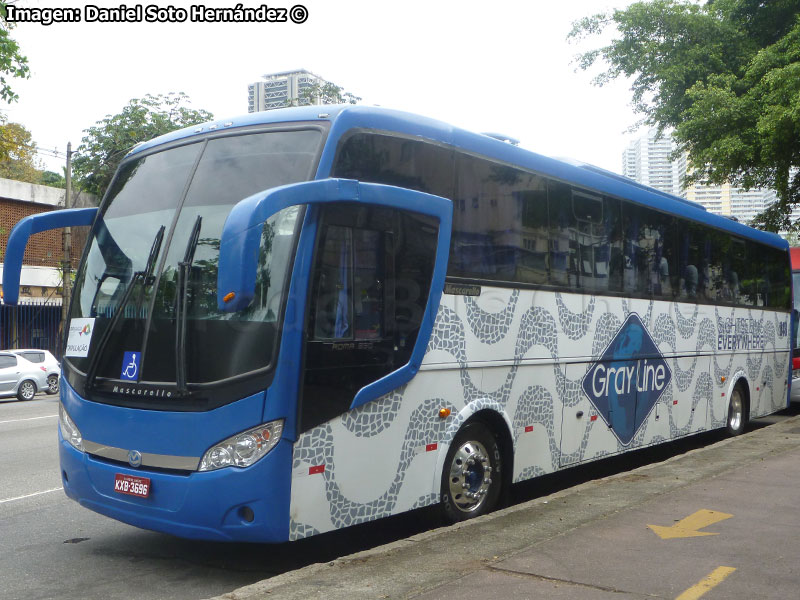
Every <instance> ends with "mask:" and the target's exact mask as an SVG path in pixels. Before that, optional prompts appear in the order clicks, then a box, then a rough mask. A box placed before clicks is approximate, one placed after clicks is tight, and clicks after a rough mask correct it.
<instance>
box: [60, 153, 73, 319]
mask: <svg viewBox="0 0 800 600" xmlns="http://www.w3.org/2000/svg"><path fill="white" fill-rule="evenodd" d="M65 191H66V195H65V196H64V209H65V210H66V209H69V208H71V207H70V196H71V195H72V142H67V169H66V190H65ZM71 255H72V231H71V228H70V227H65V228H64V262H63V263H62V269H63V275H62V277H63V280H64V283H63V287H62V290H63V291H62V293H61V298H62V305H61V328H62V331H64V332H66V331H67V327H68V321H69V312H68V311H69V299H70V296H71V291H70V274H71V272H72V256H71Z"/></svg>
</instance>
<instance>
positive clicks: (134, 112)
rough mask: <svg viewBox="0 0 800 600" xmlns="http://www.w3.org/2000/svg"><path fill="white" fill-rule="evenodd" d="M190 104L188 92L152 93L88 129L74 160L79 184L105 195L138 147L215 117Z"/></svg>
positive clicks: (86, 189) (101, 195) (99, 196)
mask: <svg viewBox="0 0 800 600" xmlns="http://www.w3.org/2000/svg"><path fill="white" fill-rule="evenodd" d="M188 104H189V97H188V96H187V95H186V94H184V93H169V94H166V95H163V94H159V95H157V96H153V95H150V94H148V95H146V96H145V97H144V98H134V99H132V100H131V101H130V102H129V103H128V105H127V106H126V107H125V108H123V109H122V112H120V113H119V114H116V115H107V116H106V118H105V119H103V120H102V121H98V122H97V124H96V125H95V126H94V127H90V128H89V129H86V130H84V133H86V135H85V136H84V138H83V139H82V140H81V145H80V146H79V147H78V149H77V156H76V158H75V159H74V160H73V163H72V165H73V173H74V176H75V179H76V183H77V185H78V187H80V188H81V189H82V190H83V191H85V192H88V193H90V194H94V195H95V196H96V197H97V198H102V197H103V194H104V193H105V191H106V188H107V187H108V185H109V183H111V179H112V177H113V176H114V172H115V171H116V170H117V166H118V165H119V163H120V161H121V160H122V159H123V158H124V157H125V155H126V154H127V153H128V152H129V151H130V150H131V149H132V148H133V147H134V146H136V145H137V144H139V143H141V142H146V141H148V140H151V139H153V138H155V137H158V136H159V135H163V134H165V133H169V132H170V131H175V130H176V129H181V128H183V127H189V126H190V125H197V124H198V123H203V122H205V121H210V120H211V119H213V118H214V115H212V114H211V113H210V112H208V111H206V110H194V109H191V108H188V106H186V105H188Z"/></svg>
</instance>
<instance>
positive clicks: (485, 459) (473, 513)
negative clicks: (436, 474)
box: [441, 421, 503, 523]
mask: <svg viewBox="0 0 800 600" xmlns="http://www.w3.org/2000/svg"><path fill="white" fill-rule="evenodd" d="M502 466H503V463H502V453H501V452H500V446H499V444H498V442H497V439H496V438H495V436H494V435H493V434H492V432H491V431H490V430H489V428H488V427H487V426H486V425H484V424H483V423H481V422H480V421H473V422H471V423H467V424H466V425H465V426H464V427H463V428H461V430H460V431H459V432H458V433H457V434H456V437H455V438H454V439H453V442H452V443H451V444H450V448H449V449H448V451H447V456H446V457H445V461H444V467H443V469H442V486H441V509H442V513H443V516H444V518H445V520H447V521H448V522H450V523H457V522H459V521H465V520H466V519H472V518H474V517H477V516H479V515H483V514H486V513H487V512H489V511H491V510H492V509H493V508H494V507H495V505H496V504H497V500H498V498H499V497H500V492H501V488H502V487H503V473H502Z"/></svg>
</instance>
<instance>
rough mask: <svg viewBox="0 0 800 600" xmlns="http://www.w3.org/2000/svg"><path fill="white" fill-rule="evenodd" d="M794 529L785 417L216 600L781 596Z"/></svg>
mask: <svg viewBox="0 0 800 600" xmlns="http://www.w3.org/2000/svg"><path fill="white" fill-rule="evenodd" d="M649 525H652V526H654V527H652V528H651V527H648V526H649ZM799 533H800V416H795V417H791V418H789V419H787V420H785V421H783V422H781V423H778V424H776V425H772V426H769V427H764V428H762V429H759V430H757V431H754V432H752V433H748V434H746V435H744V436H741V437H739V438H734V439H728V440H724V441H722V442H719V443H717V444H714V445H711V446H708V447H705V448H702V449H699V450H694V451H691V452H689V453H687V454H684V455H681V456H677V457H674V458H672V459H669V460H667V461H665V462H662V463H657V464H652V465H647V466H645V467H641V468H639V469H636V470H634V471H629V472H626V473H622V474H618V475H614V476H612V477H608V478H605V479H600V480H596V481H591V482H588V483H584V484H581V485H578V486H576V487H573V488H570V489H567V490H564V491H561V492H558V493H556V494H552V495H550V496H547V497H542V498H537V499H536V500H532V501H530V502H527V503H525V504H521V505H518V506H514V507H511V508H508V509H505V510H502V511H498V512H496V513H493V514H490V515H486V516H484V517H481V518H478V519H475V520H473V521H468V522H466V523H464V524H461V525H457V526H453V527H446V528H441V529H436V530H433V531H428V532H425V533H422V534H419V535H416V536H413V537H410V538H407V539H405V540H402V541H399V542H395V543H393V544H389V545H387V546H383V547H379V548H374V549H372V550H368V551H366V552H361V553H358V554H354V555H351V556H347V557H343V558H340V559H337V560H335V561H333V562H330V563H326V564H316V565H311V566H308V567H305V568H303V569H299V570H297V571H293V572H290V573H285V574H283V575H279V576H277V577H273V578H270V579H267V580H264V581H261V582H259V583H256V584H254V585H251V586H247V587H245V588H241V589H239V590H236V591H234V592H232V593H229V594H225V595H223V596H221V597H219V598H218V600H222V599H225V600H262V599H266V598H281V600H288V599H294V598H297V599H306V598H326V599H328V598H330V599H336V598H342V599H352V598H375V599H378V598H407V597H418V598H422V599H425V600H433V599H448V600H449V599H453V600H456V599H458V600H462V599H463V598H464V596H465V595H467V596H469V597H473V598H496V597H502V598H555V599H561V598H565V599H567V598H569V599H590V598H653V597H656V598H678V597H679V596H681V594H684V593H686V595H684V596H682V598H690V597H691V598H699V597H700V595H702V592H704V591H707V593H706V594H705V595H704V596H703V597H704V599H708V600H711V599H713V598H734V599H736V598H742V599H745V598H747V599H750V598H793V597H797V594H798V592H797V590H798V586H800V567H798V562H799V561H798V557H800V535H798V534H799ZM659 534H661V535H659ZM662 538H663V539H662ZM698 594H700V595H698Z"/></svg>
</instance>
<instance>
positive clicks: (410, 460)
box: [289, 370, 480, 540]
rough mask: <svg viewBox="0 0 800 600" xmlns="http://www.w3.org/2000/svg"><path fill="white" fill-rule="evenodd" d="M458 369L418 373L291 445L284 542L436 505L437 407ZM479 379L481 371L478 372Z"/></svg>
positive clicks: (442, 433) (441, 425)
mask: <svg viewBox="0 0 800 600" xmlns="http://www.w3.org/2000/svg"><path fill="white" fill-rule="evenodd" d="M462 375H463V373H461V372H459V371H458V370H447V371H437V372H430V371H427V372H421V373H419V374H418V375H417V376H416V377H415V378H414V379H413V380H412V381H411V382H410V383H408V384H407V385H406V386H403V387H401V388H398V389H397V390H394V391H393V392H392V393H390V394H387V395H385V396H383V397H381V398H378V399H377V400H374V401H372V402H369V403H367V404H365V405H363V406H359V407H358V408H356V409H354V410H351V411H348V412H347V413H345V414H344V415H342V416H341V417H338V418H335V419H332V420H330V421H328V422H326V423H323V424H322V425H320V426H317V427H314V428H312V429H310V430H309V431H306V432H304V433H303V434H301V435H300V437H299V439H298V440H297V442H296V443H295V446H294V460H293V465H292V490H291V508H290V515H291V522H290V533H289V535H290V539H292V540H296V539H300V538H303V537H307V536H309V535H314V534H317V533H324V532H326V531H331V530H333V529H339V528H342V527H349V526H350V525H356V524H359V523H364V522H366V521H372V520H374V519H378V518H381V517H386V516H389V515H393V514H398V513H401V512H404V511H407V510H411V509H414V508H418V507H422V506H427V505H430V504H433V503H436V502H438V501H439V495H438V490H436V488H435V487H434V483H433V480H434V476H433V473H434V471H435V470H436V459H437V450H438V449H439V448H440V446H441V444H442V442H443V440H445V439H446V436H447V428H448V422H447V421H446V420H445V419H441V418H439V416H438V413H439V410H440V409H441V408H450V409H451V410H452V411H453V412H454V413H455V412H456V411H457V410H458V407H456V406H455V405H454V404H453V403H452V402H450V401H448V400H446V399H445V398H446V397H447V396H449V395H450V394H451V393H452V392H448V389H449V390H455V389H458V388H460V387H461V385H462ZM478 376H480V373H478Z"/></svg>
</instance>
